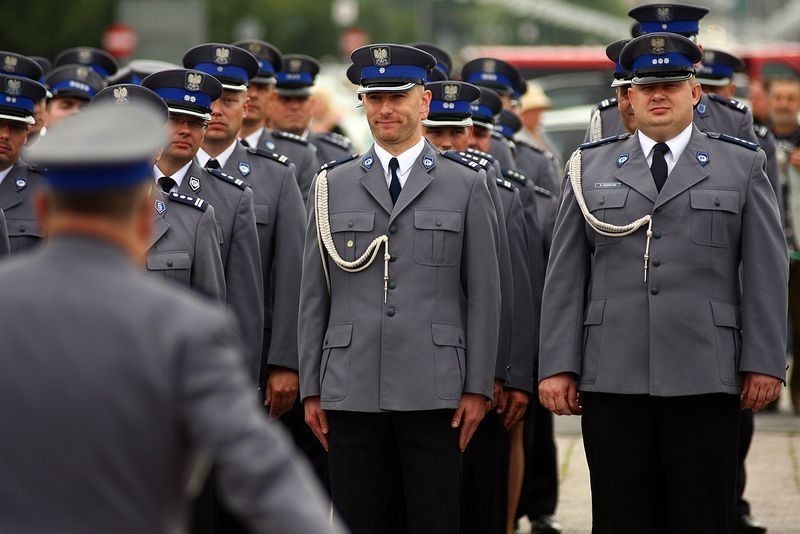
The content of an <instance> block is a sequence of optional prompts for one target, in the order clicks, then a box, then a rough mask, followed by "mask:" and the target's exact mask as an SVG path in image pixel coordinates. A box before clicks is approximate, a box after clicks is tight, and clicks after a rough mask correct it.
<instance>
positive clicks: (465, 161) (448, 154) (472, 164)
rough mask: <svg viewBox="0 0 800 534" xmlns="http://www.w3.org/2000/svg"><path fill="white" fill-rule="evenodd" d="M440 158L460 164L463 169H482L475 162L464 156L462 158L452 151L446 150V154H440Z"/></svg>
mask: <svg viewBox="0 0 800 534" xmlns="http://www.w3.org/2000/svg"><path fill="white" fill-rule="evenodd" d="M442 156H444V157H445V158H447V159H451V160H453V161H455V162H456V163H460V164H461V165H464V166H465V167H469V168H470V169H472V170H473V171H480V170H481V169H482V167H481V166H480V165H479V164H478V163H477V162H475V161H472V160H471V159H469V158H466V157H465V156H462V155H461V154H459V153H458V152H453V151H452V150H448V151H447V152H442Z"/></svg>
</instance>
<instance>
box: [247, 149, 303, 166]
mask: <svg viewBox="0 0 800 534" xmlns="http://www.w3.org/2000/svg"><path fill="white" fill-rule="evenodd" d="M247 152H249V153H250V154H255V155H256V156H261V157H262V158H269V159H271V160H274V161H277V162H278V163H283V164H284V165H286V166H287V167H288V166H289V164H290V163H291V162H292V160H290V159H289V158H288V157H287V156H284V155H283V154H278V153H276V152H271V151H269V150H264V149H263V148H253V147H250V148H248V149H247Z"/></svg>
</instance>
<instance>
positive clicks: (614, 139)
mask: <svg viewBox="0 0 800 534" xmlns="http://www.w3.org/2000/svg"><path fill="white" fill-rule="evenodd" d="M630 136H631V134H629V133H624V134H620V135H612V136H610V137H604V138H602V139H598V140H597V141H590V142H588V143H583V144H582V145H581V146H580V149H581V150H582V151H583V150H589V149H592V148H597V147H601V146H605V145H610V144H611V143H616V142H618V141H624V140H625V139H628V138H629V137H630Z"/></svg>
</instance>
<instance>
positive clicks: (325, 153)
mask: <svg viewBox="0 0 800 534" xmlns="http://www.w3.org/2000/svg"><path fill="white" fill-rule="evenodd" d="M308 140H309V141H310V142H311V144H312V145H314V146H315V147H316V148H317V159H318V160H319V162H320V163H322V164H324V163H328V162H330V161H336V160H338V159H342V158H345V157H347V156H350V155H351V154H355V153H356V152H357V150H356V149H355V148H354V147H353V143H352V142H351V141H350V138H349V137H346V136H344V135H340V134H337V133H333V132H331V133H312V134H309V135H308Z"/></svg>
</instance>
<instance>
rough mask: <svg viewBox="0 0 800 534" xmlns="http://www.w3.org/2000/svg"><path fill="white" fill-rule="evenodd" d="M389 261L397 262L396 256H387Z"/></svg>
mask: <svg viewBox="0 0 800 534" xmlns="http://www.w3.org/2000/svg"><path fill="white" fill-rule="evenodd" d="M389 261H397V256H395V255H394V254H392V255H391V256H389Z"/></svg>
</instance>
